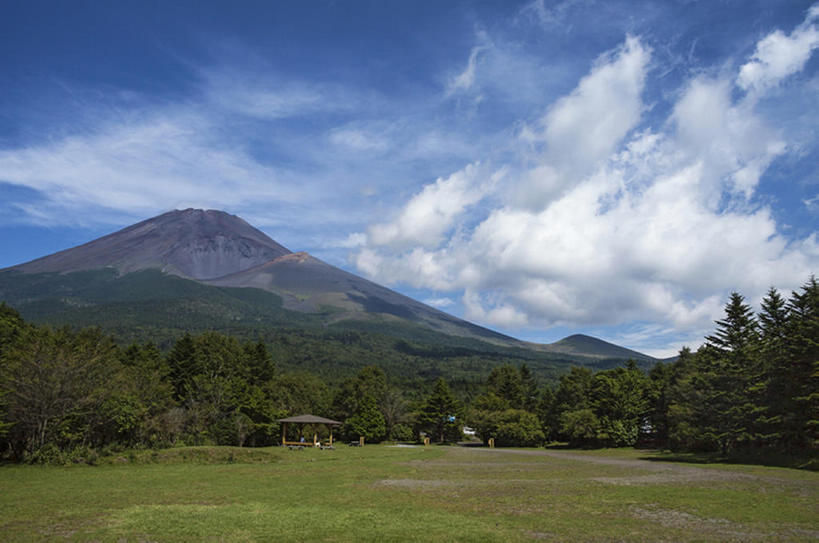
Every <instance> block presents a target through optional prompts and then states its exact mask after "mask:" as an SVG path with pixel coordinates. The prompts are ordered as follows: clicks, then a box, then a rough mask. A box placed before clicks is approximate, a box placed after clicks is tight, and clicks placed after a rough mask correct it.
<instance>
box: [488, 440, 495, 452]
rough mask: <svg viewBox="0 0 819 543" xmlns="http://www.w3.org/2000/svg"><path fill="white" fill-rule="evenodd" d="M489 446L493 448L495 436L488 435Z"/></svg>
mask: <svg viewBox="0 0 819 543" xmlns="http://www.w3.org/2000/svg"><path fill="white" fill-rule="evenodd" d="M489 448H490V449H494V448H495V438H494V437H490V438H489Z"/></svg>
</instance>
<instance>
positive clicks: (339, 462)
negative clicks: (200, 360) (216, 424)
mask: <svg viewBox="0 0 819 543" xmlns="http://www.w3.org/2000/svg"><path fill="white" fill-rule="evenodd" d="M151 462H156V463H151ZM214 462H216V463H214ZM0 534H2V539H3V540H4V541H41V540H60V541H64V540H99V541H202V540H212V541H253V540H259V541H267V540H273V539H278V540H285V541H304V540H324V541H327V540H330V541H359V540H378V541H383V540H392V541H396V540H402V541H403V540H435V541H532V540H545V541H549V540H552V541H708V540H712V541H816V540H819V474H817V473H815V472H806V471H799V470H793V469H786V468H769V467H760V466H740V465H724V464H721V465H694V464H681V463H672V462H666V461H662V456H661V455H659V454H656V453H649V452H646V451H634V450H628V449H625V450H604V451H593V452H589V451H556V450H543V449H523V450H521V449H494V450H490V449H482V448H477V449H476V448H460V447H429V448H421V447H419V448H392V447H383V446H369V447H364V448H362V449H359V448H347V447H344V448H339V449H337V450H335V451H319V450H305V451H289V450H282V449H256V450H252V451H251V450H248V449H244V450H242V449H230V448H189V449H171V450H169V451H161V452H159V453H149V452H146V453H140V454H136V455H130V456H129V457H128V459H126V457H120V458H119V459H118V460H117V461H115V462H113V463H111V464H110V465H103V466H97V467H87V466H76V467H66V468H58V467H39V466H4V467H0Z"/></svg>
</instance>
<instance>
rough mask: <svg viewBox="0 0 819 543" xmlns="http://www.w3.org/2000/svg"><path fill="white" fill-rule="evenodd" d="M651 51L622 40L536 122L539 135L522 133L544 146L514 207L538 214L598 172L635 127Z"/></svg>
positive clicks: (520, 187)
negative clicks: (538, 127)
mask: <svg viewBox="0 0 819 543" xmlns="http://www.w3.org/2000/svg"><path fill="white" fill-rule="evenodd" d="M649 58H650V50H649V49H648V48H647V47H645V46H644V45H643V44H642V43H641V42H640V40H638V39H637V38H634V37H631V36H629V37H627V38H626V41H625V43H624V44H623V46H622V47H620V48H618V49H617V50H616V51H613V52H612V53H610V54H606V55H603V57H601V58H600V59H599V60H598V64H597V65H596V66H595V67H594V68H593V69H592V71H591V72H590V73H589V74H588V75H587V76H585V77H584V78H583V79H581V80H580V83H579V84H578V85H577V87H576V88H575V89H574V91H572V92H571V93H570V94H568V95H567V96H564V97H563V98H560V99H559V100H557V102H556V103H555V104H554V105H553V106H552V107H551V108H549V111H548V113H547V114H546V115H545V116H544V117H543V118H542V119H541V121H540V125H541V127H542V129H537V128H530V127H527V129H526V130H525V131H524V132H523V134H524V141H525V142H526V143H535V144H543V145H544V154H543V156H542V157H541V158H540V162H541V163H540V165H539V166H537V167H536V168H534V169H532V170H531V171H530V172H529V174H527V175H526V176H525V177H524V178H523V179H522V181H523V182H522V183H520V184H518V186H517V187H516V190H515V192H513V194H512V198H513V202H514V203H515V205H518V206H523V207H527V208H530V209H538V208H540V207H542V206H543V205H544V204H545V203H546V202H547V201H549V200H550V199H551V198H553V197H554V196H556V195H557V194H559V192H560V191H561V190H562V189H563V188H564V187H567V186H571V185H572V184H574V183H576V182H577V181H579V180H580V179H582V178H583V177H584V176H586V175H588V174H590V173H592V172H593V171H594V170H595V169H597V168H598V167H599V165H600V163H601V161H603V160H605V159H607V158H608V157H609V156H610V155H611V153H612V152H613V151H614V149H615V147H616V146H617V145H618V144H619V143H620V142H621V141H622V139H623V138H624V137H625V136H626V135H627V134H628V133H629V131H631V130H632V129H633V128H634V127H635V126H636V125H637V123H638V122H639V121H640V114H641V113H642V109H643V105H642V102H641V100H640V95H641V94H642V92H643V87H644V84H645V76H646V69H647V64H648V61H649Z"/></svg>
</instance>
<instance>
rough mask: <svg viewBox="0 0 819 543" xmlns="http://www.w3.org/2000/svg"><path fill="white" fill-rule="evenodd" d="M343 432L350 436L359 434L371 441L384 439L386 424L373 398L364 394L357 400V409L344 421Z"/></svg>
mask: <svg viewBox="0 0 819 543" xmlns="http://www.w3.org/2000/svg"><path fill="white" fill-rule="evenodd" d="M344 426H345V428H344V433H345V434H348V435H351V436H361V437H364V439H365V440H367V441H371V442H379V441H381V440H382V439H384V437H385V435H386V432H387V425H386V423H385V422H384V415H382V414H381V411H379V409H378V406H377V405H376V403H375V398H373V397H372V395H370V394H366V395H365V396H364V397H363V398H361V399H360V401H359V402H358V410H357V411H356V412H355V413H354V414H353V416H352V417H350V418H349V419H347V420H346V421H345V423H344Z"/></svg>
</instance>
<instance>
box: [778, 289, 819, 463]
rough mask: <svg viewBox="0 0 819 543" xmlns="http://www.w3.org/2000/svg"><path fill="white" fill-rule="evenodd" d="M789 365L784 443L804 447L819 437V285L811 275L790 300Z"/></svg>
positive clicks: (784, 395)
mask: <svg viewBox="0 0 819 543" xmlns="http://www.w3.org/2000/svg"><path fill="white" fill-rule="evenodd" d="M788 310H789V319H788V327H787V328H788V331H787V364H786V365H785V367H784V368H783V372H782V375H781V379H782V381H783V387H784V390H783V391H782V394H781V396H782V398H783V399H784V400H783V403H784V404H785V407H784V409H783V410H782V420H781V431H782V440H783V445H785V446H788V447H798V448H800V449H802V450H806V449H810V448H812V447H816V444H817V440H819V284H818V283H817V281H816V277H814V276H811V278H810V279H809V280H808V282H807V283H805V284H804V285H803V286H802V289H801V291H800V292H794V293H793V294H792V295H791V298H790V299H789V300H788Z"/></svg>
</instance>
